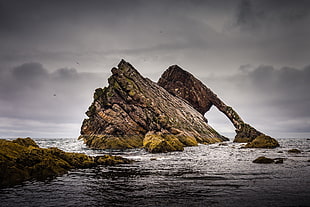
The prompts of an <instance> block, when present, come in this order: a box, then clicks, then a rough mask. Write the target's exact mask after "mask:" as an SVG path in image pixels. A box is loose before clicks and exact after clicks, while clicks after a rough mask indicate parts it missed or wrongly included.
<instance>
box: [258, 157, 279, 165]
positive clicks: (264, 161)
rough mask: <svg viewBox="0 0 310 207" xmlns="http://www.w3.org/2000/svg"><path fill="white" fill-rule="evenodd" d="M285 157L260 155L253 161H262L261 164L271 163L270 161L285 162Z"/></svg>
mask: <svg viewBox="0 0 310 207" xmlns="http://www.w3.org/2000/svg"><path fill="white" fill-rule="evenodd" d="M283 161H284V158H275V159H271V158H268V157H264V156H262V157H258V158H256V159H255V160H254V161H253V163H261V164H270V163H275V164H283Z"/></svg>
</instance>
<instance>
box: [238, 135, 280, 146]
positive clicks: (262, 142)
mask: <svg viewBox="0 0 310 207" xmlns="http://www.w3.org/2000/svg"><path fill="white" fill-rule="evenodd" d="M279 146H280V145H279V143H278V141H277V140H275V139H274V138H271V137H269V136H266V135H260V136H258V137H256V138H255V139H254V140H253V141H252V142H249V143H247V144H246V145H245V146H244V148H276V147H279Z"/></svg>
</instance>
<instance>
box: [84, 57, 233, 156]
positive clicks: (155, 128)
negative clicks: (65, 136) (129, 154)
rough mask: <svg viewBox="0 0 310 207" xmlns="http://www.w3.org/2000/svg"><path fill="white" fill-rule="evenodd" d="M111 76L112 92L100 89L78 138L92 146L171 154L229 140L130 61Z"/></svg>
mask: <svg viewBox="0 0 310 207" xmlns="http://www.w3.org/2000/svg"><path fill="white" fill-rule="evenodd" d="M112 74H113V75H112V76H111V77H110V78H109V79H108V82H109V86H108V87H105V88H98V89H96V91H95V93H94V101H93V103H92V104H91V106H90V107H89V109H88V111H87V112H86V115H87V116H88V117H89V118H88V119H85V120H84V121H83V124H82V127H81V136H80V137H79V138H80V139H83V140H84V142H85V143H86V145H87V146H89V147H91V148H98V149H127V148H138V147H144V148H145V149H146V150H148V151H150V152H167V151H175V150H183V147H185V146H193V145H197V143H214V142H219V141H224V140H227V139H226V138H224V137H223V136H221V135H220V134H218V133H217V132H216V131H215V130H214V129H213V128H211V127H210V126H209V125H208V124H207V122H206V119H205V118H204V116H203V115H201V114H200V113H199V112H198V111H197V110H195V109H194V108H193V107H192V106H190V105H189V104H188V103H186V101H184V100H182V99H180V98H178V97H176V96H173V95H172V94H170V93H169V92H168V91H166V90H165V89H163V88H162V87H160V86H158V85H157V84H156V83H154V82H152V81H151V80H149V79H147V78H144V77H142V76H141V75H140V73H139V72H138V71H137V70H136V69H135V68H134V67H133V66H132V65H130V64H129V63H128V62H126V61H124V60H122V61H121V62H120V63H119V65H118V68H113V69H112Z"/></svg>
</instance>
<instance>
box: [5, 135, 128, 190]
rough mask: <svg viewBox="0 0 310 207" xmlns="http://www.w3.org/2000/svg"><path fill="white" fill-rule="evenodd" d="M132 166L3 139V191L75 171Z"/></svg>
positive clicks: (118, 159)
mask: <svg viewBox="0 0 310 207" xmlns="http://www.w3.org/2000/svg"><path fill="white" fill-rule="evenodd" d="M130 162H131V161H130V160H128V159H125V158H122V157H116V156H109V155H105V156H99V157H90V156H87V155H85V154H82V153H69V152H64V151H62V150H60V149H58V148H48V149H43V148H39V146H38V145H37V144H36V143H35V141H33V140H32V139H30V138H25V139H22V138H18V139H16V140H13V141H9V140H4V139H0V172H1V173H0V187H3V186H9V185H15V184H19V183H22V182H23V181H26V180H30V179H37V180H44V179H46V178H49V177H54V176H57V175H61V174H64V173H66V172H67V171H68V170H70V169H73V168H88V167H94V166H96V165H114V164H121V163H130Z"/></svg>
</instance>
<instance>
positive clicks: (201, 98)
mask: <svg viewBox="0 0 310 207" xmlns="http://www.w3.org/2000/svg"><path fill="white" fill-rule="evenodd" d="M158 85H159V86H161V87H163V88H164V89H166V90H167V91H169V92H170V93H171V94H173V95H174V96H177V97H180V98H182V99H184V100H186V101H187V102H188V103H189V104H190V105H192V106H193V107H194V108H195V109H197V110H198V111H199V112H200V113H201V114H203V115H204V114H205V113H206V112H207V111H209V109H210V108H211V106H212V105H214V106H215V107H217V108H218V109H219V110H220V111H221V112H223V113H224V114H225V115H226V116H227V118H228V119H229V120H230V121H231V122H232V124H233V125H234V126H235V128H236V136H235V140H234V141H235V142H252V141H253V140H254V139H255V138H256V137H259V136H262V135H264V134H263V133H262V132H259V131H258V130H256V129H255V128H254V127H252V126H250V125H249V124H247V123H245V122H244V121H243V120H242V119H241V117H240V116H239V115H238V113H237V112H236V111H235V110H234V109H233V108H232V107H230V106H227V105H226V104H225V103H224V102H223V101H222V100H221V99H220V98H219V97H218V96H217V95H216V94H215V93H213V92H212V91H211V89H209V88H208V87H207V86H205V85H204V84H203V83H202V82H201V81H199V80H198V79H197V78H195V77H194V76H193V75H192V74H190V73H188V72H187V71H185V70H183V69H181V68H180V67H179V66H177V65H174V66H171V67H169V68H168V69H167V70H166V71H165V72H164V73H163V74H162V76H161V78H160V79H159V81H158ZM263 137H265V138H266V139H268V140H269V138H270V137H268V136H263ZM272 141H273V140H272ZM266 143H267V142H266ZM270 143H271V142H270ZM272 143H275V144H274V147H276V146H278V143H277V141H276V140H275V142H272ZM262 146H263V145H262ZM266 147H270V146H269V145H268V146H266Z"/></svg>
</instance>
